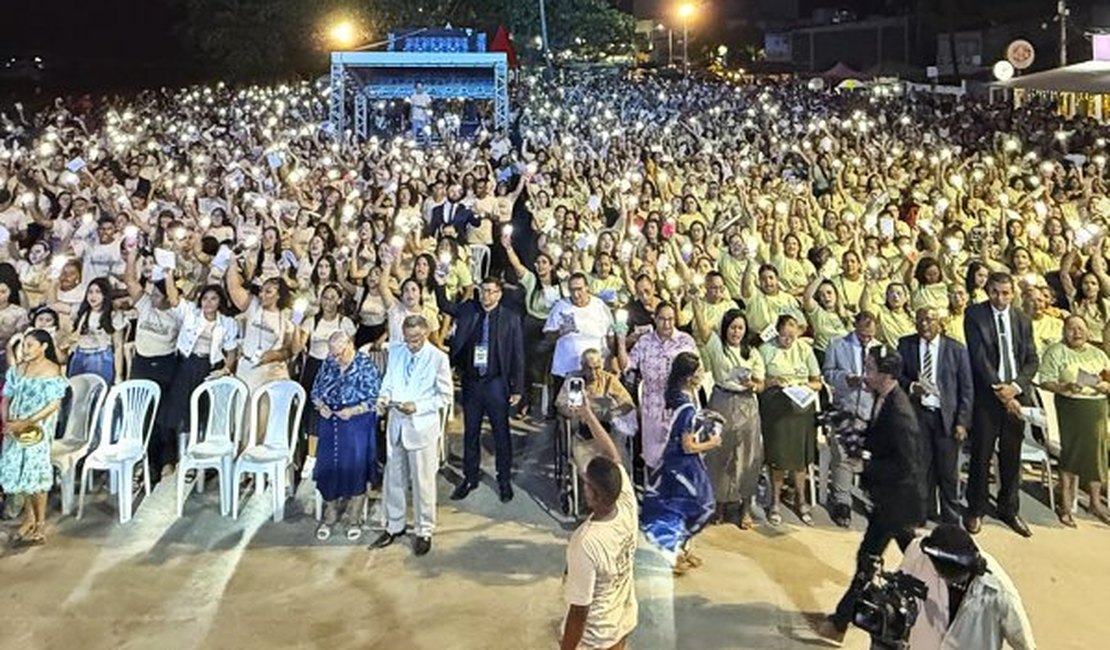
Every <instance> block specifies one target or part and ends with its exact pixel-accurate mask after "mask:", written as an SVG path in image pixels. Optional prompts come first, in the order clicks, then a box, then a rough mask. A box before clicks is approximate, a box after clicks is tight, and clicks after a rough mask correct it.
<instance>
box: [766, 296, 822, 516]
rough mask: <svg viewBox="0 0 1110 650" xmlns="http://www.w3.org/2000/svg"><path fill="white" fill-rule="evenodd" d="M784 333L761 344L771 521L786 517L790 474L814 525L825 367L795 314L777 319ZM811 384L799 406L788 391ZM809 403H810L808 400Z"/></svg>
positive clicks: (796, 494)
mask: <svg viewBox="0 0 1110 650" xmlns="http://www.w3.org/2000/svg"><path fill="white" fill-rule="evenodd" d="M775 325H776V329H777V332H778V336H776V337H775V338H773V339H772V340H771V341H769V342H767V343H764V344H763V346H762V347H760V349H759V353H760V355H762V357H763V365H764V369H765V371H766V374H767V379H766V381H765V384H764V385H765V386H766V390H765V391H764V393H763V394H762V395H761V396H760V399H759V418H760V422H761V423H762V426H763V449H764V454H765V456H766V459H767V465H768V466H769V467H770V468H771V507H770V508H769V509H768V511H767V522H768V523H770V524H771V525H773V526H774V525H778V524H779V523H781V522H782V514H781V513H780V507H779V506H780V496H781V494H782V485H783V482H784V479H785V477H786V474H787V473H790V474H791V475H792V477H793V481H794V498H795V499H796V502H797V504H798V508H797V514H798V518H799V519H801V520H802V523H804V524H806V525H808V526H812V525H813V516H812V514H811V513H810V509H811V506H810V504H808V503H806V496H805V495H806V494H807V492H806V469H807V468H808V467H809V466H810V465H811V464H813V462H814V459H815V457H816V452H817V447H816V446H817V420H816V415H817V409H816V403H817V402H816V399H817V398H816V392H817V391H819V390H821V386H822V384H821V368H820V367H819V366H818V365H817V357H815V356H814V355H813V348H811V347H810V346H809V344H808V343H806V342H805V341H804V340H802V339H800V338H799V336H800V335H801V333H802V329H803V328H802V325H801V324H800V323H799V322H798V320H797V319H796V318H794V317H793V316H790V315H789V314H784V315H782V316H779V317H778V320H777V322H776V323H775ZM801 386H804V387H808V388H809V390H810V391H812V393H813V394H812V395H811V397H812V399H811V401H810V402H809V403H808V404H807V405H806V406H804V407H802V406H799V405H798V403H797V402H795V400H794V399H792V398H791V397H790V396H789V395H788V394H787V392H786V389H788V388H791V389H792V388H795V387H801ZM803 403H804V402H803Z"/></svg>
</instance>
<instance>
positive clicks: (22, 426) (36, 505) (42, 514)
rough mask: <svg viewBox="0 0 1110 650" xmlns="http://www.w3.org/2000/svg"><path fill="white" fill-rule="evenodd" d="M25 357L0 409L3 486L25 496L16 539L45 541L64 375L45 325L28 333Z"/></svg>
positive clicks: (8, 380)
mask: <svg viewBox="0 0 1110 650" xmlns="http://www.w3.org/2000/svg"><path fill="white" fill-rule="evenodd" d="M22 359H23V360H22V361H21V362H20V363H19V364H18V365H14V366H12V367H10V368H8V372H7V374H6V375H5V378H4V393H3V395H4V398H3V404H2V407H0V408H2V409H3V412H4V415H5V416H6V421H5V425H4V442H3V445H2V446H0V488H3V489H4V492H5V493H6V494H9V495H12V494H21V495H24V496H25V497H26V498H25V500H24V506H23V507H24V510H23V513H24V514H23V525H21V526H20V527H19V532H18V533H17V534H16V540H17V541H23V542H28V543H32V544H41V543H43V542H45V541H46V534H45V528H46V495H47V493H48V492H50V488H51V486H53V485H54V468H53V467H52V466H51V465H50V441H51V440H53V439H54V426H55V423H56V422H57V417H58V409H59V408H60V407H61V404H62V397H63V396H64V395H65V392H66V380H65V378H64V377H63V376H62V372H61V368H60V366H59V365H58V356H57V353H56V352H55V351H54V339H53V338H51V336H50V334H48V333H47V332H45V331H44V330H38V329H36V330H31V331H30V332H27V333H26V334H24V336H23V356H22ZM33 434H37V435H33Z"/></svg>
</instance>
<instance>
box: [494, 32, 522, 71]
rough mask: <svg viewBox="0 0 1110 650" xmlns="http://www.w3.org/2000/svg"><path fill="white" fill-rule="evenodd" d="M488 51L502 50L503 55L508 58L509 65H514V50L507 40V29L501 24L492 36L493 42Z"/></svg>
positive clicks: (510, 42) (513, 66) (511, 66)
mask: <svg viewBox="0 0 1110 650" xmlns="http://www.w3.org/2000/svg"><path fill="white" fill-rule="evenodd" d="M489 51H490V52H504V53H505V56H507V57H508V59H509V67H510V68H515V67H516V51H514V50H513V43H512V41H510V40H509V30H507V29H505V26H504V25H502V26H500V27H498V28H497V34H495V35H494V37H493V42H492V43H490V46H489Z"/></svg>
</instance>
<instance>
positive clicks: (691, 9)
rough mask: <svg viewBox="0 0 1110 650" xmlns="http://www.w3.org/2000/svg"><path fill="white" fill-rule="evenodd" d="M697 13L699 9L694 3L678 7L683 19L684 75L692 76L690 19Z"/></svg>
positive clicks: (686, 3)
mask: <svg viewBox="0 0 1110 650" xmlns="http://www.w3.org/2000/svg"><path fill="white" fill-rule="evenodd" d="M696 12H697V7H695V6H694V3H692V2H684V3H682V4H680V5H679V6H678V17H679V18H681V19H682V69H683V74H686V75H689V74H690V19H691V18H693V17H694V14H695V13H696Z"/></svg>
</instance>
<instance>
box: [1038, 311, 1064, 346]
mask: <svg viewBox="0 0 1110 650" xmlns="http://www.w3.org/2000/svg"><path fill="white" fill-rule="evenodd" d="M1032 320H1033V346H1034V347H1035V348H1036V349H1037V354H1038V355H1043V354H1044V353H1045V352H1046V351H1048V348H1049V347H1051V346H1052V345H1053V344H1056V343H1059V342H1060V341H1061V340H1063V338H1064V321H1062V320H1060V319H1059V318H1057V317H1055V316H1049V315H1047V314H1045V315H1042V316H1041V317H1040V318H1034V319H1032Z"/></svg>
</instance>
